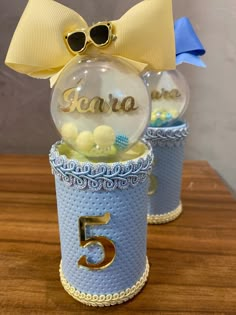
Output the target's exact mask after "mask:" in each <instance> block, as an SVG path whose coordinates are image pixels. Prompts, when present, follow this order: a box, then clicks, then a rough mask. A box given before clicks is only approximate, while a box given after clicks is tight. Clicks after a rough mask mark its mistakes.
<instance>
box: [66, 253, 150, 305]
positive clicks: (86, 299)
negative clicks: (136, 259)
mask: <svg viewBox="0 0 236 315" xmlns="http://www.w3.org/2000/svg"><path fill="white" fill-rule="evenodd" d="M148 274H149V263H148V258H147V260H146V268H145V271H144V274H143V275H142V277H141V278H140V279H139V281H137V282H136V284H135V285H133V286H132V288H128V289H126V290H124V291H121V292H118V293H114V294H106V295H93V294H88V293H84V292H80V291H78V290H77V289H76V288H75V287H73V286H72V285H71V284H70V283H69V282H68V281H67V280H66V278H65V276H64V274H63V271H62V263H61V264H60V279H61V284H62V286H63V288H64V289H65V291H66V292H67V293H68V294H69V295H70V296H72V297H73V298H74V299H75V300H77V301H79V302H81V303H83V304H86V305H89V306H94V307H96V306H99V307H104V306H112V305H116V304H121V303H124V302H126V301H128V300H130V299H132V298H133V297H134V296H135V295H137V294H138V293H139V292H140V291H141V290H142V288H143V287H144V285H145V283H146V282H147V278H148Z"/></svg>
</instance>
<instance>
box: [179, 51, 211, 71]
mask: <svg viewBox="0 0 236 315" xmlns="http://www.w3.org/2000/svg"><path fill="white" fill-rule="evenodd" d="M183 63H188V64H190V65H192V66H196V67H200V68H206V64H205V63H204V61H203V60H202V59H201V58H200V57H199V56H195V55H192V54H188V53H184V54H180V55H178V56H176V65H177V66H179V65H181V64H183Z"/></svg>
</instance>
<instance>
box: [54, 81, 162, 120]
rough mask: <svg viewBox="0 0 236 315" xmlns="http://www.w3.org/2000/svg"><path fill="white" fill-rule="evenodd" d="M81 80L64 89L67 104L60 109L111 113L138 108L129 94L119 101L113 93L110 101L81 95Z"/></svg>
mask: <svg viewBox="0 0 236 315" xmlns="http://www.w3.org/2000/svg"><path fill="white" fill-rule="evenodd" d="M81 82H83V81H82V80H80V81H79V82H78V84H77V86H76V87H74V88H70V89H67V90H65V91H64V93H63V99H64V101H65V103H66V104H65V105H59V106H58V110H59V111H62V112H64V113H72V112H74V111H76V110H77V111H78V112H79V113H89V112H90V113H106V114H110V113H112V112H114V113H116V112H126V113H128V112H131V111H135V110H137V109H138V106H136V103H135V99H134V98H133V97H132V96H127V97H125V98H124V99H123V100H122V101H119V100H118V98H116V97H113V95H112V94H109V97H108V102H107V101H106V100H105V99H104V98H101V97H99V96H95V97H94V98H92V99H89V98H88V97H86V96H80V95H79V91H80V85H81ZM157 93H159V92H157Z"/></svg>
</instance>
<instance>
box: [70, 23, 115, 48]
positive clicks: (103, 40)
mask: <svg viewBox="0 0 236 315" xmlns="http://www.w3.org/2000/svg"><path fill="white" fill-rule="evenodd" d="M114 39H115V36H114V35H113V34H112V25H111V23H110V22H99V23H97V24H95V25H93V26H91V27H90V28H88V29H86V30H76V31H75V32H73V33H69V34H67V35H66V36H65V40H66V44H67V46H68V48H69V50H70V51H71V52H72V53H74V54H77V53H82V52H84V51H85V50H86V49H87V47H88V45H90V44H93V45H95V46H96V47H105V46H108V45H109V44H110V43H111V41H112V40H114Z"/></svg>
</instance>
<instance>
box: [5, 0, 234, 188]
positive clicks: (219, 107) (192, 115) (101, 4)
mask: <svg viewBox="0 0 236 315" xmlns="http://www.w3.org/2000/svg"><path fill="white" fill-rule="evenodd" d="M39 1H40V0H39ZM157 1H158V0H157ZM60 2H62V3H63V4H66V5H69V6H70V7H72V8H73V9H75V10H78V11H80V13H81V14H82V15H83V16H84V17H85V18H86V19H87V21H88V22H89V23H92V22H96V21H101V20H104V19H113V18H118V17H119V16H120V15H121V14H122V13H124V12H125V11H126V10H127V9H128V8H129V7H131V6H132V5H134V4H135V3H137V2H139V1H137V0H119V1H112V0H84V1H83V0H65V1H63V0H62V1H60ZM173 2H174V15H175V17H176V18H178V17H181V16H184V15H186V16H188V17H189V18H190V19H191V21H192V23H193V25H194V27H195V28H196V30H197V32H198V34H199V36H200V38H201V40H202V42H203V43H204V45H205V47H206V49H207V55H206V57H204V60H205V62H206V63H207V66H208V67H207V69H206V70H203V69H197V68H194V67H192V66H187V65H186V66H181V68H180V70H181V71H182V72H183V73H184V74H185V76H186V78H187V80H188V82H189V85H190V87H191V104H190V107H189V109H188V111H187V113H186V119H187V120H188V121H189V123H190V126H191V135H190V137H189V139H188V143H187V148H186V158H187V159H197V160H198V159H204V160H208V161H209V162H210V163H211V165H212V166H213V167H214V168H215V169H216V170H217V171H218V172H219V173H220V174H221V176H222V177H223V178H224V179H225V180H226V181H227V182H228V183H229V185H230V186H231V187H233V188H234V190H236V166H235V161H236V148H235V140H234V139H236V85H235V77H234V75H235V72H236V1H235V0H197V1H196V0H173ZM26 3H27V0H21V1H18V0H11V1H8V0H1V2H0V33H1V35H0V41H1V50H0V61H1V71H0V95H1V105H0V106H1V107H0V153H10V152H11V153H47V152H48V150H49V147H50V144H51V143H52V142H54V141H55V140H56V139H57V138H58V135H57V134H56V132H55V129H54V127H53V124H52V122H51V118H50V114H49V98H50V90H49V87H48V82H46V81H38V80H33V79H31V78H26V77H24V76H22V75H20V74H15V73H14V72H12V71H11V70H9V69H7V68H6V67H5V66H3V61H4V58H5V54H6V50H7V47H8V45H9V42H10V38H11V36H12V34H13V32H14V29H15V27H16V24H17V21H18V20H19V17H20V15H21V13H22V11H23V9H24V7H25V5H26ZM29 118H30V119H29Z"/></svg>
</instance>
